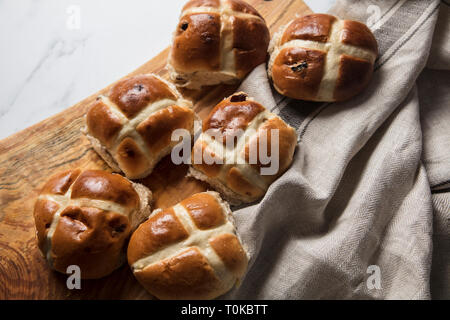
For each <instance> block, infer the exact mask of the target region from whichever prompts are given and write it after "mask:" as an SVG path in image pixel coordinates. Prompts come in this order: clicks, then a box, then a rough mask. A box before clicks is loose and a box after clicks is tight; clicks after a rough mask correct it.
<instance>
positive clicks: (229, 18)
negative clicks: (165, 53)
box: [168, 0, 270, 89]
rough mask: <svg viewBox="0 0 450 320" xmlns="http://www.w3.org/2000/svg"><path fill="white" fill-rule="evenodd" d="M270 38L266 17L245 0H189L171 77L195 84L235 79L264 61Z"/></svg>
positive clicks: (173, 50)
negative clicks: (221, 0)
mask: <svg viewBox="0 0 450 320" xmlns="http://www.w3.org/2000/svg"><path fill="white" fill-rule="evenodd" d="M269 42H270V32H269V29H268V28H267V25H266V23H265V21H264V19H263V18H262V16H261V15H260V14H259V13H258V11H257V10H256V9H255V8H253V7H252V6H251V5H249V4H248V3H246V2H245V1H240V0H228V1H223V2H222V3H220V1H207V0H206V1H205V0H204V1H201V0H198V1H190V2H188V3H187V4H186V5H185V7H184V8H183V12H182V15H181V18H180V22H179V24H178V26H177V30H176V32H175V33H174V38H173V43H172V48H171V53H170V57H169V61H168V69H169V70H170V77H171V80H172V81H174V83H176V84H177V85H180V86H186V87H189V88H193V89H198V88H200V87H201V86H205V85H215V84H219V83H222V82H226V83H232V82H237V81H238V80H240V79H243V78H244V77H245V76H246V75H247V74H248V73H249V72H250V71H251V70H252V69H253V68H255V67H256V66H258V65H259V64H261V63H264V62H265V61H266V58H267V48H268V46H269Z"/></svg>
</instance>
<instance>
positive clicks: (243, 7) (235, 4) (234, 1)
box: [227, 0, 263, 19]
mask: <svg viewBox="0 0 450 320" xmlns="http://www.w3.org/2000/svg"><path fill="white" fill-rule="evenodd" d="M227 3H228V6H229V7H230V8H231V10H233V11H236V12H241V13H246V14H252V15H254V16H258V17H260V18H261V19H263V17H262V16H261V15H260V14H259V12H258V11H257V10H256V9H255V8H253V7H252V6H251V5H250V4H248V3H247V2H245V1H242V0H228V1H227Z"/></svg>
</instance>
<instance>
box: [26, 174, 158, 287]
mask: <svg viewBox="0 0 450 320" xmlns="http://www.w3.org/2000/svg"><path fill="white" fill-rule="evenodd" d="M138 192H139V194H138ZM150 196H151V194H150V192H149V191H148V190H147V189H146V188H145V187H143V186H140V185H136V184H132V183H131V182H130V181H128V180H127V179H125V178H124V177H122V176H119V175H115V174H111V173H107V172H103V171H95V170H87V171H84V172H81V170H79V169H76V170H70V171H66V172H63V173H60V174H56V175H54V176H53V177H51V178H50V179H49V182H48V183H47V184H46V185H45V187H44V188H43V189H42V192H41V195H40V196H39V198H38V200H37V201H36V204H35V207H34V219H35V224H36V230H37V237H38V246H39V249H40V250H41V252H42V253H43V255H44V256H45V257H46V258H47V259H49V262H50V263H51V265H52V267H53V268H54V269H55V270H57V271H59V272H62V273H66V268H67V267H68V266H69V265H78V266H79V267H80V268H81V277H82V278H83V279H91V278H99V277H103V276H106V275H108V274H109V273H111V272H112V271H113V270H115V269H116V268H117V267H119V266H120V265H121V264H122V263H123V261H124V259H123V257H124V251H123V249H124V246H125V244H126V242H127V241H128V238H129V236H130V233H131V230H132V228H135V226H136V225H137V224H138V223H139V222H140V221H142V219H143V218H144V219H145V218H146V216H148V210H149V208H148V202H149V201H150ZM106 208H108V209H106ZM114 210H116V211H118V212H114ZM146 212H147V213H146ZM144 215H145V216H144ZM132 224H133V225H132Z"/></svg>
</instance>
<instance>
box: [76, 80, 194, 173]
mask: <svg viewBox="0 0 450 320" xmlns="http://www.w3.org/2000/svg"><path fill="white" fill-rule="evenodd" d="M191 107H192V103H191V102H190V101H187V100H184V99H183V98H182V96H181V94H180V93H179V92H178V91H177V89H176V87H175V86H174V85H172V84H170V83H169V82H167V81H165V80H163V79H161V78H160V77H158V76H157V75H154V74H145V75H139V76H135V77H131V78H127V79H124V80H122V81H119V82H118V83H117V84H116V85H114V86H113V87H112V89H111V91H110V92H109V95H107V96H100V97H98V98H97V100H96V101H95V102H94V103H93V104H92V105H91V107H90V108H89V111H88V112H87V115H86V127H85V128H84V133H85V134H86V136H87V137H88V139H89V140H90V142H91V144H92V146H93V148H94V149H95V151H97V152H98V153H99V154H100V156H101V157H102V158H103V159H104V160H105V161H106V162H107V163H108V165H109V166H110V167H111V168H112V169H113V170H114V171H116V172H120V171H122V172H123V173H124V174H125V175H126V176H127V177H128V178H130V179H140V178H145V177H146V176H148V175H149V174H150V173H151V172H152V171H153V168H154V167H155V165H156V164H157V163H158V162H159V161H160V160H161V159H162V158H163V157H165V156H166V155H168V154H170V152H171V150H172V148H173V147H174V146H175V145H176V144H177V143H178V141H172V139H171V138H172V133H173V132H174V131H175V130H177V129H185V130H187V131H189V132H190V134H191V135H193V133H194V120H195V119H196V115H195V113H194V111H193V110H192V109H191Z"/></svg>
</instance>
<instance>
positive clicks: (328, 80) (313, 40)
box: [269, 14, 378, 102]
mask: <svg viewBox="0 0 450 320" xmlns="http://www.w3.org/2000/svg"><path fill="white" fill-rule="evenodd" d="M270 52H271V58H270V62H269V75H270V77H271V78H272V80H273V84H274V87H275V89H276V90H277V91H278V92H279V93H281V94H283V95H285V96H287V97H290V98H294V99H301V100H311V101H329V102H333V101H343V100H347V99H350V98H351V97H353V96H354V95H356V94H358V93H359V92H361V91H362V90H363V89H364V88H365V87H366V86H367V85H368V83H369V81H370V78H371V76H372V73H373V65H374V62H375V59H376V57H377V54H378V45H377V41H376V39H375V36H374V35H373V33H372V32H371V31H370V29H369V28H368V27H367V26H366V25H364V24H363V23H360V22H357V21H351V20H339V19H338V18H336V17H334V16H331V15H327V14H312V15H307V16H303V17H299V18H297V19H295V20H293V21H292V22H291V23H289V24H288V25H287V26H285V27H283V28H282V29H281V31H280V32H279V33H278V34H276V35H275V36H274V39H273V42H272V44H271V48H270ZM352 59H353V61H355V62H354V63H353V64H352V65H353V66H350V64H351V60H352ZM364 62H365V63H364ZM335 66H337V67H338V68H336V67H335ZM337 69H339V70H338V72H337V71H336V70H337Z"/></svg>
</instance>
